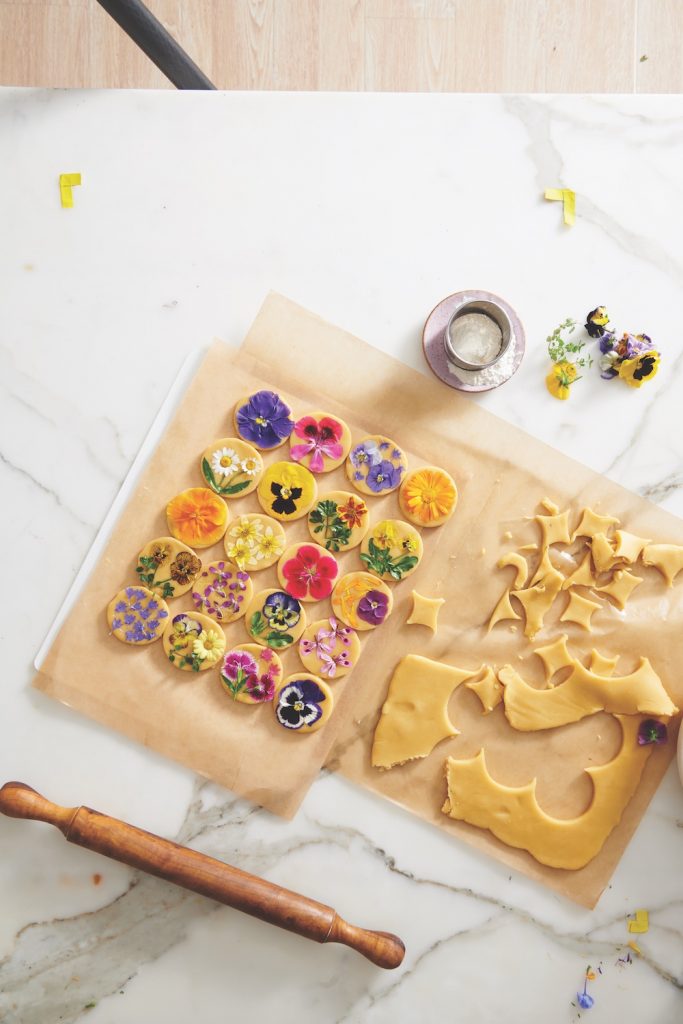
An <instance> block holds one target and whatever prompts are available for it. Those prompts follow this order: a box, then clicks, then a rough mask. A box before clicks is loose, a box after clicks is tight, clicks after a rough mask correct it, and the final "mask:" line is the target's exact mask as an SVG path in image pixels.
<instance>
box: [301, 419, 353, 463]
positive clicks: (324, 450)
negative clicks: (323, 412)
mask: <svg viewBox="0 0 683 1024" xmlns="http://www.w3.org/2000/svg"><path fill="white" fill-rule="evenodd" d="M294 433H295V434H296V436H297V437H300V438H302V440H303V442H304V443H303V444H295V445H292V447H291V449H290V455H291V457H292V458H293V459H294V461H295V462H301V461H302V459H305V458H306V456H310V461H309V463H308V468H309V469H310V470H311V472H312V473H322V472H323V470H324V469H325V461H324V460H325V458H328V459H340V458H341V457H342V455H343V454H344V449H343V447H342V445H341V444H340V439H341V436H342V425H341V423H340V422H339V421H338V420H334V419H332V417H331V416H323V417H321V419H320V420H316V419H315V417H314V416H302V418H301V419H300V420H297V422H296V423H295V424H294Z"/></svg>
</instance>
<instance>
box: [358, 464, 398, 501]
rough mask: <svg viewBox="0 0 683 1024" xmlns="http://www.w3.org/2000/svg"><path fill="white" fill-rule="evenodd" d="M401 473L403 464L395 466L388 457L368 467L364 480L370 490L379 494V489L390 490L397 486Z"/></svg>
mask: <svg viewBox="0 0 683 1024" xmlns="http://www.w3.org/2000/svg"><path fill="white" fill-rule="evenodd" d="M402 473H403V466H395V465H394V464H393V462H389V460H388V459H382V461H381V462H379V463H377V464H375V465H374V466H371V467H370V469H369V471H368V475H367V476H366V478H365V482H366V484H367V485H368V487H369V488H370V490H371V491H374V492H375V494H379V492H380V491H390V490H393V488H394V487H398V485H399V483H400V482H401V474H402Z"/></svg>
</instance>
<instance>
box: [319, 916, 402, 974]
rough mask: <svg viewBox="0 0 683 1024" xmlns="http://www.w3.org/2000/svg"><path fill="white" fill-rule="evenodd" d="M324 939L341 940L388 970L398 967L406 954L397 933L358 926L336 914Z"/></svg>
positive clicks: (329, 940)
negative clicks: (375, 930) (374, 930)
mask: <svg viewBox="0 0 683 1024" xmlns="http://www.w3.org/2000/svg"><path fill="white" fill-rule="evenodd" d="M326 941H327V942H341V943H343V945H345V946H350V947H351V949H355V950H356V951H357V952H358V953H361V954H362V955H363V956H364V957H365V958H366V959H367V960H370V962H371V963H373V964H376V965H377V966H378V967H384V968H385V969H386V970H390V971H391V970H393V969H394V968H395V967H399V966H400V965H401V964H402V963H403V958H404V956H405V955H406V947H405V946H404V944H403V942H402V941H401V939H399V937H398V935H392V934H391V932H373V931H370V930H368V929H367V928H359V927H358V926H357V925H355V924H349V922H348V921H345V920H344V918H343V917H339V915H338V914H337V915H335V919H334V921H333V923H332V927H331V929H330V934H329V935H328V936H327V939H326Z"/></svg>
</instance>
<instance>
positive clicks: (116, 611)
mask: <svg viewBox="0 0 683 1024" xmlns="http://www.w3.org/2000/svg"><path fill="white" fill-rule="evenodd" d="M107 622H108V623H109V632H110V635H111V636H115V637H116V639H117V640H120V641H121V642H122V643H124V644H133V645H134V646H136V647H142V646H144V645H145V644H151V643H153V642H154V641H155V640H159V639H160V637H161V636H162V635H163V632H164V629H165V628H166V623H167V622H168V605H167V604H166V602H165V601H164V600H163V598H161V597H159V595H158V594H155V593H153V592H152V591H151V590H148V589H147V587H124V589H123V590H119V592H118V594H117V595H116V597H114V598H113V599H112V600H111V601H110V602H109V604H108V605H107Z"/></svg>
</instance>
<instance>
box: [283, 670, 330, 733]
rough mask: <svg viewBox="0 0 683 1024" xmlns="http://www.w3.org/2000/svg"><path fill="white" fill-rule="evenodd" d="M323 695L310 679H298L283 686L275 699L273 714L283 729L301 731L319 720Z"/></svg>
mask: <svg viewBox="0 0 683 1024" xmlns="http://www.w3.org/2000/svg"><path fill="white" fill-rule="evenodd" d="M325 699H326V698H325V694H324V693H323V691H322V690H321V689H320V687H319V686H318V685H317V684H316V683H314V682H313V681H312V680H311V679H300V680H297V681H296V682H294V683H290V684H289V686H284V687H283V688H282V690H281V691H280V693H279V695H278V699H277V706H276V708H275V714H276V716H277V720H278V722H279V723H280V725H284V727H285V729H301V728H302V726H304V725H309V726H310V725H314V724H315V722H317V721H318V719H319V718H321V716H322V713H323V709H322V707H321V704H322V703H323V701H324V700H325Z"/></svg>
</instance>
